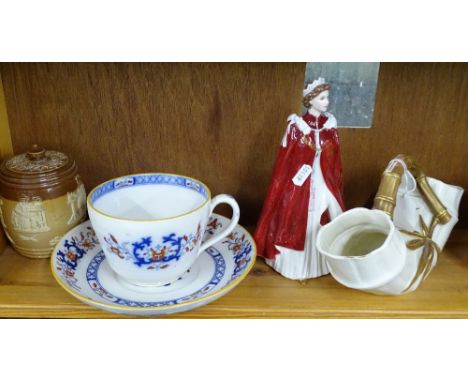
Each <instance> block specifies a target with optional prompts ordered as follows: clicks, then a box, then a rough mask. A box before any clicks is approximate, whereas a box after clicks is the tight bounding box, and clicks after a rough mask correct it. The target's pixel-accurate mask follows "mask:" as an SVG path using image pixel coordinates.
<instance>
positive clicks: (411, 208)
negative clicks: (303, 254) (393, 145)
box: [317, 155, 463, 295]
mask: <svg viewBox="0 0 468 382" xmlns="http://www.w3.org/2000/svg"><path fill="white" fill-rule="evenodd" d="M462 195H463V189H462V188H460V187H458V186H454V185H449V184H446V183H443V182H441V181H440V180H437V179H434V178H430V177H426V176H425V174H424V172H423V170H422V169H421V167H419V166H418V165H417V164H416V162H415V161H414V159H413V158H411V157H409V156H403V155H402V156H399V157H397V158H395V159H394V160H392V161H391V162H390V164H389V165H388V167H387V169H386V170H385V172H384V173H383V175H382V180H381V183H380V186H379V190H378V192H377V196H376V198H375V199H374V208H373V209H372V210H368V209H366V208H354V209H351V210H349V211H347V212H345V213H343V214H342V215H341V216H339V217H338V218H336V219H335V220H333V221H332V222H331V223H329V224H327V225H326V226H325V227H323V228H322V229H321V230H320V232H319V234H318V237H317V248H318V250H319V251H320V253H322V254H323V255H324V256H325V258H326V261H327V264H328V267H329V269H330V272H331V274H332V276H333V277H334V278H335V279H336V280H337V281H338V282H340V283H341V284H343V285H345V286H347V287H349V288H354V289H359V290H362V291H366V292H370V293H375V294H387V295H399V294H404V293H408V292H412V291H414V290H415V289H416V288H418V286H419V285H420V284H421V283H422V282H423V281H424V280H425V279H426V277H427V276H428V275H429V273H430V272H431V270H432V269H433V268H434V266H435V265H436V263H437V258H438V256H439V255H440V254H441V252H442V250H443V248H444V245H445V243H446V242H447V239H448V237H449V235H450V233H451V231H452V229H453V227H454V226H455V224H456V223H457V221H458V208H459V205H460V200H461V197H462Z"/></svg>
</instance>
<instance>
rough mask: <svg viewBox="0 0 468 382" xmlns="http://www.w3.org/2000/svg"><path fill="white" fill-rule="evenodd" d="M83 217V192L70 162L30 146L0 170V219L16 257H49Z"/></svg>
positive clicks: (57, 155) (73, 165)
mask: <svg viewBox="0 0 468 382" xmlns="http://www.w3.org/2000/svg"><path fill="white" fill-rule="evenodd" d="M85 217H86V191H85V188H84V185H83V182H82V181H81V178H80V176H79V175H78V170H77V167H76V164H75V161H74V160H73V159H71V158H70V157H69V156H67V155H65V154H63V153H61V152H58V151H52V150H44V149H43V148H41V147H39V146H37V145H33V146H32V147H31V148H30V149H29V150H28V152H27V153H25V154H20V155H17V156H14V157H13V158H10V159H8V160H6V161H4V162H3V163H2V164H1V165H0V218H1V222H2V225H3V228H4V229H5V233H6V235H7V237H8V240H9V241H10V243H11V244H12V245H13V247H14V249H15V250H16V251H17V252H19V253H20V254H22V255H24V256H27V257H32V258H43V257H49V256H50V255H51V253H52V250H53V249H54V247H55V245H56V244H57V243H58V242H59V240H60V239H61V238H62V236H63V235H64V234H65V233H67V232H68V231H69V230H70V229H72V228H73V227H75V226H76V225H78V224H79V223H81V222H82V221H84V219H85Z"/></svg>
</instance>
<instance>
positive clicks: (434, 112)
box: [0, 63, 468, 225]
mask: <svg viewBox="0 0 468 382" xmlns="http://www.w3.org/2000/svg"><path fill="white" fill-rule="evenodd" d="M304 70H305V64H302V63H288V64H280V63H274V64H272V63H256V64H249V63H221V64H217V63H209V64H204V63H193V64H190V63H183V64H159V63H158V64H150V63H148V64H133V63H132V64H130V63H128V64H1V65H0V72H1V73H2V76H3V82H4V88H5V96H6V101H7V108H8V114H9V121H10V130H11V138H12V141H13V147H14V150H15V153H19V152H23V151H25V150H26V149H27V148H28V146H29V145H30V144H31V143H33V142H37V143H39V144H41V145H43V146H45V147H47V148H52V149H58V150H61V151H64V152H67V153H69V154H71V155H73V156H74V157H75V159H76V160H77V162H78V166H79V169H80V173H81V174H82V176H83V178H84V181H85V184H86V186H87V189H88V190H90V189H91V188H92V187H94V186H95V185H96V184H98V183H100V182H101V181H104V180H106V179H109V178H111V177H115V176H119V175H124V174H128V173H134V172H147V171H164V172H175V173H182V174H187V175H190V176H193V177H196V178H199V179H200V180H203V181H205V182H206V183H207V184H208V185H209V186H210V187H211V189H212V191H213V193H214V194H217V193H222V192H223V193H224V192H227V193H230V194H233V195H234V196H235V197H236V198H237V199H238V201H239V203H240V205H241V211H242V218H241V222H242V223H243V224H254V223H255V221H256V219H257V217H258V214H259V211H260V209H261V206H262V202H263V198H264V195H265V192H266V188H267V185H268V182H269V180H270V175H271V171H272V167H273V163H274V160H275V157H276V152H277V150H278V147H279V143H280V140H281V137H282V135H283V133H284V130H285V128H286V118H287V116H288V115H289V114H291V113H293V112H296V113H298V112H299V111H300V109H301V91H302V88H303V81H304ZM467 105H468V64H463V63H460V64H449V63H441V64H432V63H427V64H426V63H417V64H410V63H383V64H381V69H380V76H379V85H378V89H377V98H376V108H375V114H374V123H373V127H372V128H371V129H342V130H341V132H340V133H341V143H342V159H343V165H344V171H345V195H346V202H347V206H348V207H349V208H350V207H354V206H359V205H363V204H364V203H365V202H366V201H368V200H369V199H370V198H372V195H373V193H374V192H375V191H376V189H377V186H378V183H379V180H380V174H381V172H382V171H383V169H384V168H385V166H386V164H387V162H388V161H389V160H390V159H391V158H392V157H394V156H395V155H397V154H398V153H409V154H412V155H414V156H415V157H416V158H417V159H418V160H419V162H420V163H421V164H422V165H423V167H425V168H426V170H427V173H428V174H429V175H431V176H433V177H436V178H439V179H441V180H443V181H445V182H447V183H452V184H458V185H460V186H462V187H464V188H468V172H467V170H466V169H465V167H464V165H465V163H467V162H468V149H467V147H468V129H467V128H466V126H467V125H468V107H467ZM338 123H339V121H338ZM221 212H224V211H221ZM467 212H468V203H467V202H465V201H464V200H463V202H462V207H461V211H460V214H461V219H462V222H463V224H464V225H467V223H468V221H467V219H466V213H467Z"/></svg>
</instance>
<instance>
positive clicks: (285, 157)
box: [255, 78, 344, 280]
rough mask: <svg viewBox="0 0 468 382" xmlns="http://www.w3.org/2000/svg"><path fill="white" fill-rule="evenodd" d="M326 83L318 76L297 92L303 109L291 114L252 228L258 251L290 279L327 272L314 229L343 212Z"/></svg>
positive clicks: (335, 135) (338, 160)
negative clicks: (257, 218) (304, 110)
mask: <svg viewBox="0 0 468 382" xmlns="http://www.w3.org/2000/svg"><path fill="white" fill-rule="evenodd" d="M329 92H330V85H329V84H327V83H325V80H324V79H323V78H319V79H318V80H315V81H314V82H313V83H312V84H309V85H308V86H307V87H306V89H305V90H304V91H303V104H304V106H305V107H306V108H307V112H306V113H305V114H304V115H303V116H302V117H299V116H298V115H296V114H292V115H291V116H289V118H288V126H287V129H286V132H285V134H284V137H283V139H282V142H281V146H280V148H279V152H278V156H277V159H276V163H275V166H274V169H273V175H272V178H271V182H270V185H269V189H268V192H267V196H266V199H265V202H264V205H263V209H262V212H261V214H260V219H259V221H258V224H257V229H256V231H255V241H256V243H257V247H258V253H259V255H261V256H263V257H264V258H265V260H266V262H267V264H268V265H270V266H271V267H273V268H274V269H275V270H276V271H277V272H279V273H281V274H282V275H283V276H285V277H287V278H289V279H294V280H305V279H309V278H315V277H319V276H322V275H325V274H327V273H329V271H328V268H327V264H326V262H325V261H324V259H323V258H322V256H321V255H320V254H319V253H318V251H317V249H316V245H315V244H316V243H315V242H316V236H317V231H318V229H319V228H320V227H321V226H322V225H324V224H326V223H328V222H329V221H330V220H331V219H333V218H335V217H336V216H338V215H339V214H341V213H342V212H343V211H344V201H343V181H342V167H341V158H340V141H339V137H338V129H337V123H336V119H335V117H334V116H333V115H332V114H330V113H328V112H327V108H328V104H329V99H328V97H329Z"/></svg>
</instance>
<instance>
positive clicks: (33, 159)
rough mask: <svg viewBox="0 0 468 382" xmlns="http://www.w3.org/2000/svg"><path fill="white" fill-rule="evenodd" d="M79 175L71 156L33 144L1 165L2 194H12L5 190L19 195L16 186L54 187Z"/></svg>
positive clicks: (0, 189)
mask: <svg viewBox="0 0 468 382" xmlns="http://www.w3.org/2000/svg"><path fill="white" fill-rule="evenodd" d="M76 175H77V168H76V164H75V161H74V160H73V159H71V158H70V157H69V156H68V155H66V154H64V153H62V152H59V151H53V150H45V149H44V148H42V147H40V146H38V145H36V144H34V145H32V146H31V148H30V149H29V150H28V151H27V152H26V153H23V154H19V155H16V156H14V157H12V158H10V159H7V160H5V161H4V162H3V163H2V164H1V165H0V193H1V194H2V195H3V196H6V197H9V196H8V195H5V193H6V194H10V196H13V194H16V191H14V189H16V190H17V189H21V190H31V191H33V190H41V189H51V188H53V187H55V186H57V185H60V184H62V183H64V182H65V183H66V182H67V181H70V180H72V179H74V178H75V176H76ZM41 193H42V192H41ZM53 194H56V193H55V192H53Z"/></svg>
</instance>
